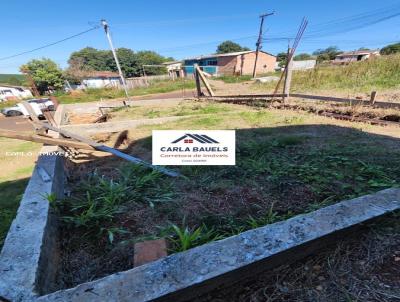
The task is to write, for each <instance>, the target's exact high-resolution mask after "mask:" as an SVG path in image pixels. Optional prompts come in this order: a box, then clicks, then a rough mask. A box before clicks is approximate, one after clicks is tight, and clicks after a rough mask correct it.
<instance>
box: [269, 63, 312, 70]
mask: <svg viewBox="0 0 400 302" xmlns="http://www.w3.org/2000/svg"><path fill="white" fill-rule="evenodd" d="M316 65H317V60H303V61H293V70H308V69H313V68H315V66H316ZM283 69H284V66H283V67H282V66H279V62H276V65H275V70H277V71H280V70H283Z"/></svg>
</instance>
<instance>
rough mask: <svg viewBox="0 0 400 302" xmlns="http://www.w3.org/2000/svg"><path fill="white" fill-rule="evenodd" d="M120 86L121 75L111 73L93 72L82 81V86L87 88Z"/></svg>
mask: <svg viewBox="0 0 400 302" xmlns="http://www.w3.org/2000/svg"><path fill="white" fill-rule="evenodd" d="M119 84H120V77H119V74H118V73H116V72H111V71H93V72H90V73H89V74H88V75H87V76H86V77H85V78H84V79H83V80H82V85H83V86H84V87H87V88H107V87H118V86H119Z"/></svg>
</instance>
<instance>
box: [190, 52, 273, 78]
mask: <svg viewBox="0 0 400 302" xmlns="http://www.w3.org/2000/svg"><path fill="white" fill-rule="evenodd" d="M255 58H256V52H255V51H254V50H250V51H240V52H231V53H224V54H213V55H207V56H199V57H195V58H190V59H186V60H184V70H185V73H186V74H193V71H194V68H193V65H194V64H198V65H199V67H200V68H201V69H202V70H203V71H205V72H207V73H209V74H211V75H251V74H252V73H253V68H254V62H255ZM275 63H276V57H275V56H274V55H271V54H269V53H267V52H264V51H260V53H259V56H258V61H257V73H258V74H262V73H267V72H270V71H274V68H275Z"/></svg>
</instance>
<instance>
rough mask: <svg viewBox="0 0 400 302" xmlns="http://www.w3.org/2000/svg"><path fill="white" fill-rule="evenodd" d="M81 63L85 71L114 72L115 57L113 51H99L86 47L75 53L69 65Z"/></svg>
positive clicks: (70, 58)
mask: <svg viewBox="0 0 400 302" xmlns="http://www.w3.org/2000/svg"><path fill="white" fill-rule="evenodd" d="M75 62H80V64H81V65H82V68H83V69H84V70H97V71H113V66H112V64H113V63H112V62H113V56H112V53H111V51H108V50H98V49H96V48H93V47H86V48H83V49H81V50H79V51H75V52H73V53H72V54H71V56H70V57H69V60H68V63H69V64H70V66H71V64H74V63H75Z"/></svg>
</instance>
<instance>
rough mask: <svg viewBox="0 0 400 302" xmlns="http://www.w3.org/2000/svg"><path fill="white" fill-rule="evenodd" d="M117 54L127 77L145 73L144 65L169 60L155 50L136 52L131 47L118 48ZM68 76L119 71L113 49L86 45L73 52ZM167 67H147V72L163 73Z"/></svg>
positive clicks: (77, 77) (76, 77)
mask: <svg viewBox="0 0 400 302" xmlns="http://www.w3.org/2000/svg"><path fill="white" fill-rule="evenodd" d="M116 51H117V56H118V60H119V63H120V65H121V69H122V72H123V73H124V75H125V76H126V77H137V76H141V75H142V73H143V65H160V64H161V63H163V62H165V61H168V60H169V59H170V58H165V57H163V56H161V55H159V54H158V53H156V52H154V51H149V50H145V51H139V52H136V53H135V52H134V51H133V50H132V49H129V48H118V49H117V50H116ZM68 63H69V67H68V72H67V75H68V77H71V75H72V78H75V79H79V78H80V77H81V76H82V75H84V74H85V73H84V72H85V71H86V72H87V71H114V72H116V71H118V69H117V66H116V64H115V61H114V57H113V55H112V52H111V50H98V49H95V48H92V47H86V48H83V49H81V50H79V51H76V52H73V53H72V54H71V56H70V58H69V60H68ZM163 73H166V70H165V68H159V67H152V68H151V67H150V68H146V74H148V75H152V74H163Z"/></svg>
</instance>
